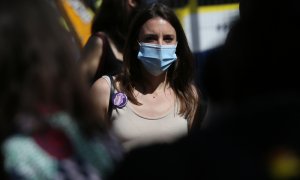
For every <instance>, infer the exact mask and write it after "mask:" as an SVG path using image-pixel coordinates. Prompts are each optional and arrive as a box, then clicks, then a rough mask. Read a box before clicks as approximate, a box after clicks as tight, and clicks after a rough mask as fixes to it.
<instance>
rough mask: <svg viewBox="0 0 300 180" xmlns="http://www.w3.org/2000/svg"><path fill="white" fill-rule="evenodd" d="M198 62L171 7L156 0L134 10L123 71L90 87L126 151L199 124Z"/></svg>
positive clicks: (166, 139)
mask: <svg viewBox="0 0 300 180" xmlns="http://www.w3.org/2000/svg"><path fill="white" fill-rule="evenodd" d="M193 65H194V57H193V54H192V53H191V51H190V48H189V46H188V43H187V39H186V36H185V33H184V30H183V28H182V26H181V24H180V22H179V20H178V18H177V16H176V15H175V13H174V11H173V10H172V9H171V8H169V7H168V6H166V5H164V4H162V3H153V4H151V5H149V6H147V7H146V8H145V9H143V10H141V11H140V12H139V13H138V14H137V15H136V16H135V19H133V21H132V24H131V26H130V30H129V34H128V38H127V42H126V44H125V49H124V64H123V70H122V72H121V73H120V74H117V75H116V76H113V77H112V76H111V78H109V76H102V77H101V78H100V79H98V80H97V81H96V82H95V83H94V84H93V86H92V89H91V90H92V94H93V97H94V98H95V99H96V100H97V104H98V110H99V114H101V115H103V118H104V119H107V122H109V123H110V124H111V125H112V129H113V130H114V132H115V133H116V134H117V136H118V138H119V139H120V140H121V142H122V145H123V146H124V148H125V149H126V151H130V150H132V149H133V148H136V147H139V146H144V145H148V144H151V143H157V142H160V143H170V142H172V141H174V140H176V139H178V138H180V137H182V136H185V135H187V134H188V132H190V131H191V130H192V129H193V128H196V127H197V126H198V125H199V124H200V123H199V121H197V120H198V118H197V116H198V112H199V111H198V110H199V108H200V106H199V104H200V103H199V102H200V99H201V96H200V93H199V92H198V90H197V89H196V86H195V83H194V79H193V77H194V74H193V73H194V66H193ZM112 89H113V90H112Z"/></svg>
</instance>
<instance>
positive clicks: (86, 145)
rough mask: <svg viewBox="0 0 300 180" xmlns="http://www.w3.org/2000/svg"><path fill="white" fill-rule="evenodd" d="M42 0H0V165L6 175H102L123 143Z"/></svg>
mask: <svg viewBox="0 0 300 180" xmlns="http://www.w3.org/2000/svg"><path fill="white" fill-rule="evenodd" d="M49 3H50V2H49V1H47V0H26V1H23V0H14V1H9V0H4V1H0V39H1V41H0V81H1V84H0V86H1V88H0V147H1V159H2V160H3V161H1V165H2V170H3V171H2V172H5V174H6V175H7V177H9V178H10V179H26V180H27V179H28V180H29V179H30V180H44V179H72V180H76V179H80V180H82V179H95V180H96V179H99V180H100V179H106V178H107V176H108V175H109V174H110V173H112V171H113V169H114V167H115V165H116V164H117V163H118V162H119V160H120V159H121V158H122V153H123V149H122V147H121V146H120V144H119V142H118V140H117V139H116V138H115V136H114V135H113V134H112V133H111V132H109V130H108V129H107V125H106V124H105V123H104V121H99V117H98V116H97V115H96V111H95V110H96V109H95V104H94V102H93V101H92V99H91V97H90V94H89V86H88V85H87V84H86V83H85V82H84V79H83V78H82V76H81V75H80V73H79V67H78V64H77V62H76V50H77V49H76V48H75V45H74V43H73V42H72V38H71V35H70V33H68V32H67V31H66V30H65V28H64V27H63V25H62V24H61V23H60V21H59V16H58V14H57V13H56V10H55V9H53V8H54V7H53V6H52V5H51V4H49ZM3 174H4V173H3ZM1 179H2V177H1Z"/></svg>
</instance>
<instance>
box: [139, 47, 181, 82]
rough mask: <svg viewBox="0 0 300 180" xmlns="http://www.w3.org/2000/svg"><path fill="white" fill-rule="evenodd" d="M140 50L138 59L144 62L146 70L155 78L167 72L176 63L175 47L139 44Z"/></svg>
mask: <svg viewBox="0 0 300 180" xmlns="http://www.w3.org/2000/svg"><path fill="white" fill-rule="evenodd" d="M139 44H140V50H139V53H138V55H137V58H138V59H139V60H140V61H141V62H142V64H143V66H144V67H145V69H146V70H147V71H148V72H149V73H151V74H152V75H154V76H158V75H160V74H162V73H163V72H164V71H166V70H167V69H168V68H169V67H170V66H171V64H172V63H173V62H174V61H176V59H177V56H176V47H177V44H175V45H158V44H150V43H139Z"/></svg>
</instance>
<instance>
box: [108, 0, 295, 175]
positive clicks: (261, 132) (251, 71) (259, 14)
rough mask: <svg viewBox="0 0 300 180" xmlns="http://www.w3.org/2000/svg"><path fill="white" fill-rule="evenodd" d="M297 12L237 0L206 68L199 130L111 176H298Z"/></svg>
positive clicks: (132, 159)
mask: <svg viewBox="0 0 300 180" xmlns="http://www.w3.org/2000/svg"><path fill="white" fill-rule="evenodd" d="M298 7H299V2H298V1H296V0H287V1H284V2H283V1H282V4H279V3H278V2H275V1H259V0H252V1H247V0H242V1H241V2H240V19H238V20H237V21H236V22H235V23H234V24H233V27H232V29H231V30H230V32H229V34H228V37H227V40H226V43H225V45H224V46H223V47H221V48H220V51H219V52H218V53H216V54H214V55H213V56H211V57H210V59H208V60H207V64H206V66H205V72H204V83H205V86H206V92H204V93H206V94H207V95H208V98H209V104H208V107H209V109H208V114H207V117H206V118H207V119H205V121H204V124H203V126H202V129H201V130H199V131H198V132H195V133H193V134H191V135H190V136H189V137H185V138H183V139H181V140H179V141H176V142H175V143H173V144H171V145H161V144H160V145H152V146H148V147H144V148H140V149H136V150H135V151H132V152H130V153H129V154H127V157H126V158H125V160H124V161H123V163H121V165H120V166H119V168H118V170H117V171H116V173H115V174H114V175H113V177H112V178H111V179H112V180H118V179H131V180H134V179H144V180H145V179H156V180H157V179H173V180H174V179H241V180H245V179H249V180H250V179H251V180H253V179H274V180H276V179H300V171H299V169H300V143H299V137H300V120H299V117H300V111H299V108H300V88H299V85H298V81H299V80H298V79H299V77H300V71H299V70H298V69H299V68H298V62H297V60H298V57H299V50H298V46H297V44H298V43H299V42H300V34H299V32H300V29H299V28H300V25H299V23H300V21H299V19H300V14H299V11H297V8H298ZM141 164H143V165H141ZM137 172H139V173H137Z"/></svg>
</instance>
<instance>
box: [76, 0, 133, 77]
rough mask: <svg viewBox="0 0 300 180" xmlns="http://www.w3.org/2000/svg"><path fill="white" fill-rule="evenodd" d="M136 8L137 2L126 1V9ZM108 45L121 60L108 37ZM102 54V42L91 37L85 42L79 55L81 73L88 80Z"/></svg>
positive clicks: (120, 55) (120, 53)
mask: <svg viewBox="0 0 300 180" xmlns="http://www.w3.org/2000/svg"><path fill="white" fill-rule="evenodd" d="M136 6H137V2H136V1H135V0H127V8H128V10H129V11H131V10H132V9H133V8H134V7H136ZM107 39H108V43H109V46H110V48H111V49H112V51H113V53H114V55H115V57H116V58H117V59H118V60H121V61H122V60H123V53H122V52H121V51H119V50H118V49H117V47H116V45H115V43H114V42H113V41H112V40H111V38H110V37H108V36H107ZM102 54H103V40H102V39H101V38H99V37H96V36H91V37H90V38H89V40H88V41H87V43H86V45H85V47H84V48H83V51H82V53H81V59H84V60H83V61H81V71H82V74H83V75H84V77H87V79H90V78H91V77H93V76H94V75H95V74H96V71H97V68H98V65H99V64H100V60H101V57H102Z"/></svg>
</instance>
